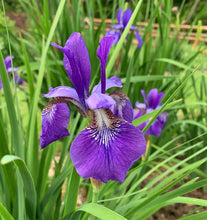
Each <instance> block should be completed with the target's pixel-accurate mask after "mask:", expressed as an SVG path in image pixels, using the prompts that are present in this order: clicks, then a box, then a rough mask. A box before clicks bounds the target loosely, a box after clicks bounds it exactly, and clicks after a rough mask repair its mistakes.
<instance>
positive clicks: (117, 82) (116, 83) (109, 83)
mask: <svg viewBox="0 0 207 220" xmlns="http://www.w3.org/2000/svg"><path fill="white" fill-rule="evenodd" d="M113 87H119V88H121V87H122V83H121V79H120V78H118V77H117V76H112V77H111V78H110V79H106V91H107V90H108V89H110V88H113ZM93 92H101V83H99V84H97V85H96V86H94V88H93V91H92V93H93Z"/></svg>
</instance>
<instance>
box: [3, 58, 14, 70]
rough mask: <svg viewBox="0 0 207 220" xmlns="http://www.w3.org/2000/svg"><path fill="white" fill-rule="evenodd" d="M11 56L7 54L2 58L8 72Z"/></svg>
mask: <svg viewBox="0 0 207 220" xmlns="http://www.w3.org/2000/svg"><path fill="white" fill-rule="evenodd" d="M11 58H12V59H14V56H12V57H11V56H7V57H6V58H5V59H4V64H5V67H6V70H7V72H8V68H10V67H11Z"/></svg>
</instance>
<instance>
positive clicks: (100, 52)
mask: <svg viewBox="0 0 207 220" xmlns="http://www.w3.org/2000/svg"><path fill="white" fill-rule="evenodd" d="M113 41H114V37H113V36H105V37H103V38H102V39H101V40H100V42H99V48H98V49H97V56H98V57H99V59H100V62H101V92H102V93H105V91H106V70H105V68H106V61H107V58H108V54H109V50H110V48H111V46H112V44H113Z"/></svg>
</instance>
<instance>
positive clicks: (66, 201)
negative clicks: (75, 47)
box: [0, 0, 207, 219]
mask: <svg viewBox="0 0 207 220" xmlns="http://www.w3.org/2000/svg"><path fill="white" fill-rule="evenodd" d="M195 2H196V1H168V0H159V1H154V0H153V1H152V0H150V1H137V0H133V1H130V2H128V8H131V9H132V10H133V11H134V15H135V21H134V23H133V24H134V25H135V23H136V22H146V26H145V28H143V27H141V26H139V23H138V24H137V26H138V30H139V32H140V34H141V37H142V39H143V45H142V47H141V49H140V50H137V45H136V44H134V43H133V42H134V34H133V33H129V35H128V38H127V41H123V42H119V43H118V44H117V45H114V46H113V48H112V51H111V52H110V56H109V61H108V66H107V69H106V70H107V77H109V76H111V75H116V76H118V77H120V78H121V79H122V83H123V84H124V92H125V93H126V94H127V95H128V96H129V98H130V100H131V102H132V105H133V107H135V102H136V101H137V100H139V101H140V102H143V98H142V96H141V93H140V90H141V89H144V90H145V91H146V93H148V92H149V91H150V90H151V89H152V88H158V90H159V92H165V96H164V97H163V99H162V103H165V104H166V106H164V107H163V110H164V108H165V111H167V112H168V115H169V118H168V121H167V123H166V125H165V127H164V129H163V131H162V133H161V135H160V136H159V137H150V145H149V149H148V152H147V155H146V158H145V160H143V161H141V160H139V161H137V162H135V163H134V165H133V167H132V169H131V170H130V171H129V173H128V175H127V178H126V180H125V181H124V182H123V183H118V182H113V181H109V182H108V183H107V184H104V185H103V187H102V189H101V191H100V193H99V195H98V201H97V203H91V201H92V187H91V185H90V182H89V180H83V179H80V178H79V176H78V175H77V173H76V171H75V170H74V168H73V165H72V162H71V160H70V156H69V148H70V145H71V143H72V141H73V139H74V137H75V136H76V134H78V133H79V132H80V131H81V130H82V129H83V128H84V127H85V126H86V125H87V123H86V121H85V120H80V115H79V113H77V111H76V110H75V108H71V116H70V120H71V123H70V125H69V131H70V136H69V137H65V138H63V139H61V141H57V142H55V143H52V144H51V146H49V147H47V148H46V149H44V150H42V151H40V146H39V135H40V131H41V111H42V109H43V107H44V106H45V104H46V103H47V101H48V100H46V99H45V98H43V96H42V93H47V92H48V91H49V87H51V86H52V87H56V86H59V85H67V86H71V84H70V81H69V80H68V77H67V74H66V72H65V70H64V68H63V64H62V59H63V55H62V53H60V52H59V51H58V50H56V49H55V48H53V47H51V46H50V43H51V42H55V43H58V44H59V45H64V44H65V42H66V40H67V39H68V37H69V36H70V34H71V33H73V32H75V31H76V32H81V34H82V36H83V38H84V40H85V42H86V46H87V48H88V50H89V56H90V60H91V67H92V76H91V80H92V85H94V84H95V83H98V81H99V79H100V77H99V75H100V66H99V60H98V58H97V56H96V50H97V48H98V43H99V40H100V38H101V37H102V36H104V35H105V33H106V29H107V28H108V26H107V22H105V21H106V20H105V19H111V23H112V24H115V23H116V13H117V11H118V9H119V8H124V7H125V6H126V5H125V1H124V0H115V1H109V0H107V1H101V0H90V1H81V0H67V1H66V0H60V1H58V0H55V1H49V0H39V1H35V0H32V1H26V0H19V1H4V0H2V5H1V13H0V21H1V22H0V27H1V28H0V38H1V44H0V47H1V51H2V54H3V56H1V57H0V60H1V62H0V67H1V72H0V77H1V80H2V82H3V91H2V90H1V92H0V133H1V135H0V143H1V150H0V158H1V166H0V216H1V217H2V218H3V219H87V218H90V217H91V216H92V215H93V216H96V217H98V218H100V219H126V218H127V219H147V218H149V217H150V216H153V214H154V213H156V212H157V211H158V210H159V209H161V208H162V207H165V206H169V205H172V204H176V203H186V204H188V203H189V204H193V205H195V206H192V209H191V210H190V211H189V213H188V214H186V215H183V216H182V215H181V216H179V217H180V218H181V217H182V218H181V219H195V218H197V219H202V218H203V219H206V218H207V209H206V206H207V202H206V200H204V199H199V198H194V199H192V198H191V197H190V196H189V194H188V195H186V194H187V193H190V192H192V191H194V190H196V189H200V188H202V190H203V191H202V192H203V193H204V192H205V191H206V184H207V174H206V173H207V172H206V171H207V166H206V164H207V163H206V160H207V159H206V158H207V157H206V156H207V151H206V149H207V145H206V139H207V136H206V132H207V126H206V123H207V122H206V120H207V119H206V115H207V105H206V101H207V86H206V82H207V81H206V71H207V63H206V56H207V55H206V53H204V52H205V51H206V44H205V42H204V41H203V42H200V41H197V43H196V46H195V47H193V42H192V41H190V40H189V38H187V37H188V36H190V35H191V33H193V32H194V33H195V30H194V29H193V28H192V27H193V25H197V24H198V21H199V20H201V21H202V24H203V25H204V24H206V8H207V5H206V4H204V1H198V3H197V5H196V7H195V9H194V10H193V14H192V15H191V16H190V19H187V18H188V17H189V13H190V12H191V9H192V7H193V4H194V3H195ZM137 5H138V7H137ZM173 6H178V12H174V11H172V8H173ZM136 7H137V8H136ZM135 8H136V9H140V10H136V11H135V10H134V9H135ZM10 12H15V13H17V14H18V16H21V15H22V16H25V17H24V19H23V21H24V25H25V26H23V27H22V26H20V27H19V26H17V25H16V24H15V22H14V21H13V20H12V17H9V13H10ZM176 13H177V14H176ZM6 15H7V17H5V16H6ZM94 18H100V22H99V23H97V22H94ZM186 20H187V23H188V24H189V25H190V28H189V29H188V30H186V31H185V36H186V38H183V39H180V37H179V36H180V35H181V32H182V31H181V24H182V22H183V21H185V22H186ZM154 24H157V26H156V29H155V27H154ZM171 24H174V25H175V27H176V28H175V29H171V28H170V25H171ZM110 25H111V24H110ZM123 34H124V33H123ZM126 34H127V33H126ZM120 41H121V40H120ZM9 54H10V55H13V56H14V57H15V60H14V61H13V66H18V67H19V70H18V74H20V76H21V77H22V78H23V80H24V83H23V85H21V86H20V87H18V88H16V85H15V84H14V83H12V82H9V80H8V78H7V77H6V76H7V75H6V74H7V73H6V71H5V69H4V63H3V58H5V57H6V56H8V55H9ZM155 116H156V112H154V113H152V114H151V115H145V116H144V118H139V119H137V120H136V121H135V122H134V124H135V125H138V124H140V123H142V122H143V121H142V120H147V119H150V118H152V119H153V120H154V119H155ZM77 198H79V199H78V206H77ZM203 207H204V208H203ZM201 211H202V212H201ZM182 214H183V213H182Z"/></svg>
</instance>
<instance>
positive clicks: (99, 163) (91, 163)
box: [40, 33, 146, 182]
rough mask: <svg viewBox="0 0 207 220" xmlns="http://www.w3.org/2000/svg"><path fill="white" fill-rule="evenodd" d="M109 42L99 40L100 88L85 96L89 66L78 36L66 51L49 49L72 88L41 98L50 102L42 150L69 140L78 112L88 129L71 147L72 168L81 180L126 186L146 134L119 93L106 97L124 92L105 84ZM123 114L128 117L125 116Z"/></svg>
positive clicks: (55, 90) (71, 39)
mask: <svg viewBox="0 0 207 220" xmlns="http://www.w3.org/2000/svg"><path fill="white" fill-rule="evenodd" d="M113 41H114V38H113V37H112V36H106V37H103V38H102V39H101V40H100V46H99V48H98V50H97V55H98V57H99V59H100V63H101V82H100V83H99V84H98V85H96V86H95V87H94V88H93V90H92V93H91V95H89V85H90V78H91V64H90V60H89V54H88V51H87V48H86V46H85V42H84V40H83V38H82V36H81V34H80V33H73V34H72V35H71V36H70V37H69V39H68V40H67V42H66V44H65V46H64V47H61V46H59V45H57V44H55V43H52V45H53V46H54V47H57V48H58V49H60V50H61V51H62V52H63V53H64V58H63V65H64V67H65V69H66V72H67V74H68V77H69V78H70V80H71V82H72V84H73V86H74V88H71V87H67V86H59V87H56V88H50V92H49V93H48V94H44V97H46V98H51V97H53V98H54V99H53V100H51V101H50V102H49V103H48V104H47V105H46V107H45V109H44V110H43V112H42V132H41V135H40V145H41V148H44V147H46V146H47V145H48V144H50V143H51V142H53V141H56V140H58V139H60V138H62V137H64V136H68V135H69V132H68V130H67V126H68V124H69V117H70V110H69V108H68V105H67V104H68V103H69V104H73V105H75V106H76V108H77V110H78V111H79V112H80V114H81V115H82V116H83V117H86V118H87V119H88V121H89V122H90V125H89V126H87V127H86V128H85V129H83V130H82V131H81V132H80V133H79V134H78V136H77V137H76V138H75V140H74V141H73V143H72V145H71V147H70V155H71V159H72V162H73V164H74V166H75V168H76V170H77V172H78V174H79V175H80V176H82V177H83V178H90V177H92V178H94V179H96V180H99V181H102V182H107V181H108V180H117V181H120V182H122V181H124V179H125V176H126V173H127V171H128V170H129V168H130V167H131V165H132V164H133V162H134V161H136V160H137V159H138V158H139V157H141V155H142V154H144V153H145V148H146V143H145V138H144V134H143V133H142V132H141V130H140V129H139V128H136V127H135V126H133V125H132V124H131V122H132V120H133V109H132V105H131V103H130V101H129V99H128V97H127V96H126V95H125V94H124V93H123V92H122V91H121V90H117V91H113V92H112V93H111V94H109V95H108V94H106V93H105V92H106V91H107V90H108V89H109V88H112V87H122V84H121V80H120V79H119V78H118V77H116V76H113V77H111V78H110V79H106V76H105V66H106V61H107V57H108V53H109V50H110V47H111V45H112V43H113ZM127 112H128V113H129V114H127Z"/></svg>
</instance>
